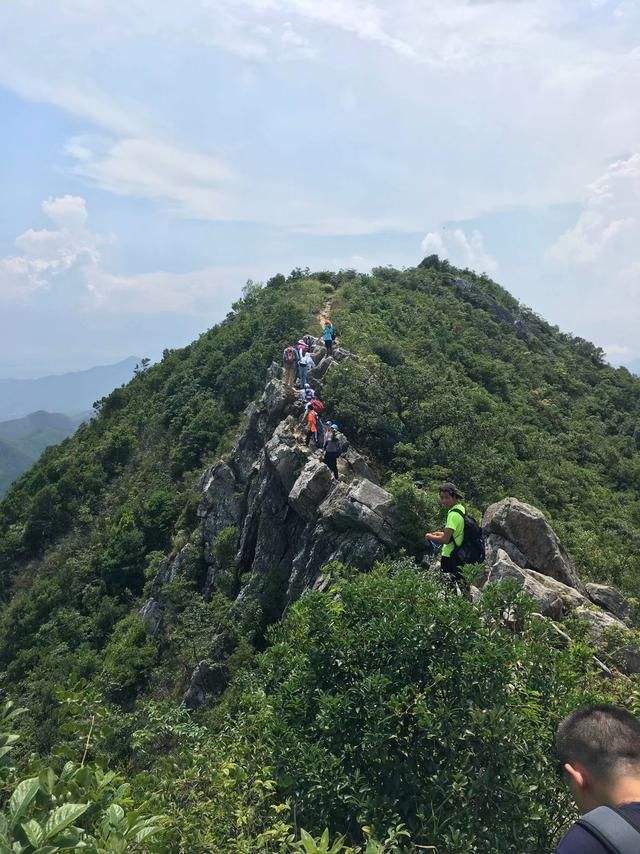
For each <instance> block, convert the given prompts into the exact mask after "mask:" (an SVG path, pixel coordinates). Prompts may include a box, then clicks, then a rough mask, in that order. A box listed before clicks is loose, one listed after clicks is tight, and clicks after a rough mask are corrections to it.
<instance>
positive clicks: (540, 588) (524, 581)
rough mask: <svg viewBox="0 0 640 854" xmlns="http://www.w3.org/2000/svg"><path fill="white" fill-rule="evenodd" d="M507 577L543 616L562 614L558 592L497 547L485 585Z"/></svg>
mask: <svg viewBox="0 0 640 854" xmlns="http://www.w3.org/2000/svg"><path fill="white" fill-rule="evenodd" d="M507 579H511V580H512V581H515V582H516V583H517V584H518V585H519V586H520V587H521V588H522V590H523V592H524V593H526V594H527V596H530V597H531V598H532V599H533V600H534V601H535V603H536V605H537V606H538V610H539V612H540V613H541V614H542V616H543V617H550V618H551V619H552V620H558V619H560V617H561V616H562V599H561V598H560V596H559V595H558V593H556V592H555V591H553V590H551V589H550V588H549V587H547V586H546V585H544V584H541V583H540V582H539V581H538V580H537V579H536V578H535V577H534V576H533V575H532V573H530V572H528V571H527V570H526V569H523V568H522V567H519V566H516V564H515V563H514V562H513V561H512V560H511V558H510V557H509V555H508V554H507V553H506V552H505V551H503V550H502V549H498V553H497V555H496V560H495V562H494V564H493V565H492V567H491V569H490V570H489V575H488V578H487V582H486V584H485V587H486V586H487V585H490V584H496V583H497V582H499V581H506V580H507Z"/></svg>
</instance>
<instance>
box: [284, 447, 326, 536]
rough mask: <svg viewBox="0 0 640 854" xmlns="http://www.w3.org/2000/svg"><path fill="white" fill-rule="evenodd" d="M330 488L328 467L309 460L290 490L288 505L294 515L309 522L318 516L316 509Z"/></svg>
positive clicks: (314, 460) (318, 461)
mask: <svg viewBox="0 0 640 854" xmlns="http://www.w3.org/2000/svg"><path fill="white" fill-rule="evenodd" d="M332 486H333V475H332V474H331V472H330V471H329V469H328V467H327V466H326V465H325V464H324V463H323V462H321V461H320V460H317V459H312V460H309V462H308V463H307V464H306V466H305V467H304V468H303V469H302V471H301V472H300V474H299V475H298V479H297V480H296V482H295V483H294V484H293V487H292V488H291V492H290V493H289V504H290V505H291V506H292V507H293V509H294V510H295V511H296V513H298V514H299V515H300V516H302V518H303V519H306V520H307V521H308V522H310V521H312V520H313V519H315V518H316V516H317V515H318V507H319V506H320V504H321V503H322V502H323V501H324V499H325V498H326V497H327V495H328V493H329V490H330V489H331V487H332Z"/></svg>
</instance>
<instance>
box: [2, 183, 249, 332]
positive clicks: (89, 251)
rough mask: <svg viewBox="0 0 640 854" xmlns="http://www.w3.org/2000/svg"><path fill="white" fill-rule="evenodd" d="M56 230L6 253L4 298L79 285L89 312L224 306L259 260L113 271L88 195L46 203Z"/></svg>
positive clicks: (31, 235)
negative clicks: (91, 222)
mask: <svg viewBox="0 0 640 854" xmlns="http://www.w3.org/2000/svg"><path fill="white" fill-rule="evenodd" d="M42 211H43V213H44V214H45V215H46V216H47V217H48V218H49V219H50V220H51V221H52V222H53V223H54V224H55V225H56V226H58V228H57V229H56V230H49V229H28V230H27V231H25V232H24V233H23V234H21V235H19V236H18V237H17V238H16V241H15V244H16V248H17V249H18V250H19V251H20V253H21V254H19V255H11V256H7V257H5V258H0V300H1V301H3V302H5V303H11V302H14V303H16V302H25V301H28V300H30V299H31V300H33V299H36V298H37V295H38V293H39V292H42V291H49V290H52V289H53V288H56V289H57V290H59V291H61V290H63V289H65V288H66V287H68V288H71V287H73V288H74V294H76V292H77V290H78V288H79V294H76V295H77V296H79V299H80V304H79V305H76V307H80V308H82V309H83V310H84V311H85V312H92V313H95V312H99V313H100V314H104V313H110V314H157V313H160V314H162V313H165V314H192V315H199V314H201V313H207V312H211V311H213V310H219V308H220V306H221V305H227V304H228V303H229V302H230V301H231V300H232V299H234V298H235V297H237V295H238V292H239V289H240V285H241V283H242V282H244V281H246V280H247V279H248V278H254V279H258V278H259V277H260V275H261V274H262V273H263V272H264V270H262V269H261V268H260V267H258V266H257V265H247V266H243V267H240V266H230V267H221V268H215V267H214V268H205V269H202V270H194V271H191V272H188V273H172V272H168V271H164V270H158V271H154V272H150V273H139V274H135V275H118V274H114V273H112V272H110V271H109V269H108V267H107V264H106V262H105V259H104V257H103V253H102V252H101V248H102V247H105V246H107V245H108V243H109V242H110V240H109V239H107V238H105V237H103V236H101V235H99V234H96V233H94V232H92V231H91V230H90V229H89V228H88V227H87V220H88V214H87V208H86V203H85V200H84V199H83V198H80V197H78V196H60V197H58V198H51V199H47V200H46V201H45V202H43V203H42Z"/></svg>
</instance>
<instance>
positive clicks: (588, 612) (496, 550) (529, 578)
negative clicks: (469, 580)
mask: <svg viewBox="0 0 640 854" xmlns="http://www.w3.org/2000/svg"><path fill="white" fill-rule="evenodd" d="M483 529H484V532H485V538H486V546H487V548H486V553H487V561H486V571H485V575H484V577H483V578H481V579H479V583H480V584H481V585H482V586H483V587H486V586H487V585H492V584H496V583H497V582H499V581H505V580H507V579H510V580H512V581H515V582H516V583H517V584H518V585H519V587H520V588H521V589H522V590H523V592H524V593H526V594H527V595H528V596H529V597H530V598H531V599H533V601H534V602H535V604H536V608H537V610H538V612H539V614H540V615H541V616H542V617H544V618H547V619H551V620H559V619H564V618H566V617H567V616H568V615H569V614H571V615H573V616H574V617H575V618H576V619H578V620H580V621H582V622H584V623H586V624H587V627H588V636H589V638H590V640H591V642H592V643H593V644H594V646H595V647H596V649H598V650H601V651H602V652H603V653H606V655H605V656H604V657H609V658H612V657H613V660H614V662H615V665H616V666H617V667H619V668H620V669H621V670H622V671H623V672H625V673H629V674H631V673H640V647H639V646H638V644H637V641H636V637H635V635H634V634H633V633H632V632H631V631H629V629H628V628H627V626H626V625H625V623H624V622H623V621H624V620H626V619H628V618H629V616H630V613H631V608H630V605H629V603H628V602H627V601H626V600H625V598H624V597H623V596H622V594H621V593H620V592H619V591H618V590H616V589H615V588H614V587H609V586H607V585H603V584H587V585H583V584H582V582H581V581H580V578H579V576H578V573H577V571H576V568H575V566H574V564H573V562H572V561H571V559H570V558H569V556H568V555H567V553H566V552H565V550H564V549H563V548H562V546H561V544H560V542H559V540H558V537H557V536H556V534H555V532H554V531H553V529H552V528H551V526H550V525H549V523H548V522H547V521H546V519H545V518H544V516H543V514H542V513H541V512H540V511H539V510H538V509H537V508H535V507H532V506H531V505H529V504H525V503H524V502H522V501H518V500H517V499H516V498H505V499H504V500H503V501H499V502H497V503H496V504H492V505H491V506H490V507H489V508H487V511H486V512H485V515H484V519H483ZM595 605H597V606H598V607H595ZM554 626H555V623H554ZM556 629H558V631H560V632H561V631H562V630H560V629H559V628H558V627H557V626H556ZM612 629H615V630H616V633H617V637H618V641H617V642H616V643H615V644H614V650H613V651H612V649H611V648H610V644H609V639H608V637H609V634H610V632H611V630H612ZM563 634H565V633H563ZM565 636H566V637H568V635H566V634H565ZM594 661H595V662H596V664H597V665H598V667H600V669H601V670H603V672H606V673H609V674H610V672H611V671H610V669H609V668H608V667H607V666H606V665H605V664H603V663H602V662H601V661H600V660H599V659H595V658H594Z"/></svg>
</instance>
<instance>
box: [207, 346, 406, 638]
mask: <svg viewBox="0 0 640 854" xmlns="http://www.w3.org/2000/svg"><path fill="white" fill-rule="evenodd" d="M311 352H312V356H313V358H314V361H315V362H316V368H315V369H313V370H312V371H311V372H310V382H311V385H313V386H316V387H317V386H318V384H319V382H320V381H321V377H322V376H324V375H325V374H326V371H328V370H330V369H331V366H332V365H336V364H337V363H338V362H340V361H344V360H345V359H349V358H353V357H352V354H350V353H349V352H348V351H346V350H343V349H341V348H336V350H335V352H334V354H333V356H327V355H326V353H325V348H324V347H323V346H321V345H320V344H318V343H314V344H313V345H312V350H311ZM302 414H303V406H302V403H301V401H300V399H299V395H298V394H297V393H296V392H295V391H294V390H292V389H290V388H287V387H286V386H285V385H284V384H283V383H282V382H281V380H280V379H279V378H278V376H277V372H276V371H275V369H270V371H269V376H268V380H267V384H266V387H265V390H264V393H263V394H262V396H261V398H260V399H259V400H258V401H257V402H255V403H252V404H251V405H250V406H249V407H248V408H247V410H246V412H245V415H244V423H243V428H242V430H241V431H240V434H239V436H238V439H237V441H236V443H235V445H234V447H233V449H232V451H231V452H230V453H229V454H228V455H227V456H226V457H225V459H224V460H221V461H219V462H217V463H216V464H215V465H213V466H212V467H211V468H210V469H208V470H207V472H205V474H204V475H203V477H202V479H201V490H202V500H201V502H200V506H199V508H198V515H199V517H200V519H201V521H202V535H203V539H204V559H205V561H206V562H207V564H208V566H209V574H208V578H209V580H210V586H215V576H216V571H217V568H216V557H215V551H216V549H215V546H216V541H217V538H218V537H219V535H220V533H221V532H222V531H223V530H224V529H225V528H229V527H231V526H233V527H234V529H235V530H236V531H237V541H236V546H237V556H236V562H237V566H238V572H239V574H242V575H244V576H245V577H248V582H247V583H246V584H245V585H244V587H243V589H242V590H241V591H240V594H239V596H238V601H237V603H236V608H237V609H239V610H242V609H245V608H247V607H249V606H250V603H257V604H258V605H259V608H260V612H261V614H262V619H263V620H264V622H265V623H266V622H270V621H272V620H275V619H277V618H278V617H279V616H280V615H281V614H282V611H283V610H284V609H285V608H286V607H287V605H288V604H290V603H291V602H292V601H293V600H294V599H296V598H297V597H298V596H300V595H301V594H302V593H303V592H304V591H305V590H308V589H311V588H313V587H314V585H315V584H316V583H317V582H318V579H319V577H320V573H321V569H322V567H323V566H325V565H326V564H327V563H329V562H331V561H335V560H337V561H342V562H347V563H350V564H352V565H353V566H355V567H357V568H360V569H363V570H366V569H368V568H370V567H371V566H372V565H373V563H374V562H375V561H376V560H377V559H378V558H379V557H381V556H382V554H383V553H384V550H385V548H389V547H394V546H395V547H397V546H400V545H401V544H402V538H401V536H400V533H399V524H398V519H397V517H396V513H395V509H394V505H393V499H392V497H391V495H390V494H389V493H388V492H386V491H385V490H384V489H382V488H381V487H380V486H379V484H378V483H377V478H376V475H375V473H374V471H373V468H372V467H371V465H370V463H369V462H368V460H367V459H366V458H365V457H364V456H363V455H362V454H360V453H359V452H358V451H356V450H355V449H353V448H349V449H348V450H347V451H346V453H345V454H344V455H343V456H342V457H341V458H340V460H339V461H338V468H339V472H340V480H339V481H338V482H336V481H334V480H333V478H332V476H331V472H330V471H329V469H328V468H327V467H326V466H325V465H324V463H322V461H321V460H320V458H319V453H318V452H317V451H316V450H315V449H314V448H310V447H307V446H306V445H305V442H304V432H303V429H302V424H301V417H302Z"/></svg>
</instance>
